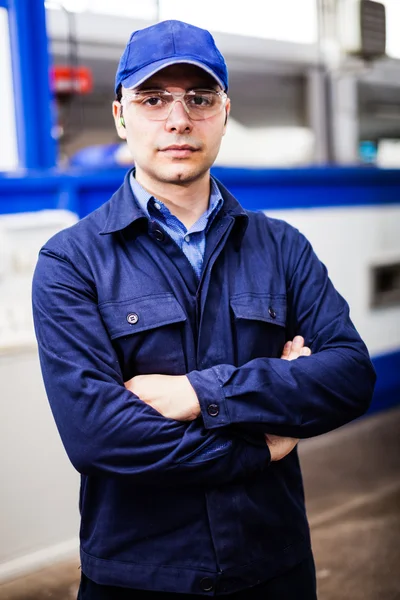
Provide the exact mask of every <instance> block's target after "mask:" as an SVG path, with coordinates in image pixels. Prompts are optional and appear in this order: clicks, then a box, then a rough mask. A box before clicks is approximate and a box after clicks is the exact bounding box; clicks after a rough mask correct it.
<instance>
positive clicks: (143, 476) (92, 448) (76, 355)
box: [32, 248, 270, 485]
mask: <svg viewBox="0 0 400 600" xmlns="http://www.w3.org/2000/svg"><path fill="white" fill-rule="evenodd" d="M32 300H33V314H34V323H35V331H36V336H37V340H38V345H39V357H40V363H41V368H42V374H43V379H44V383H45V387H46V392H47V395H48V399H49V402H50V406H51V409H52V412H53V416H54V418H55V421H56V424H57V427H58V430H59V433H60V436H61V439H62V442H63V444H64V447H65V449H66V452H67V454H68V456H69V459H70V460H71V462H72V464H73V466H74V467H75V468H76V469H77V470H78V471H79V472H80V473H83V474H86V475H108V476H116V477H118V476H129V477H132V478H135V480H138V481H140V482H143V483H147V484H152V483H157V484H159V483H160V482H162V483H163V484H164V485H176V484H179V483H184V484H190V483H196V484H215V483H218V484H220V483H224V482H228V481H232V480H235V479H240V478H242V477H246V476H248V475H249V474H252V473H255V472H257V471H261V470H262V469H264V468H265V467H267V466H268V463H269V460H270V454H269V450H268V447H267V446H266V444H265V441H264V439H263V438H262V436H261V435H260V436H259V439H258V440H257V442H255V443H254V444H250V443H248V442H246V441H244V440H243V439H241V438H240V437H235V436H234V435H233V434H232V433H231V432H224V431H217V432H211V431H207V430H206V429H205V427H204V424H203V422H202V419H201V418H199V419H196V420H195V421H192V422H190V423H182V422H178V421H174V420H172V419H167V418H165V417H163V416H162V415H161V414H160V413H158V412H157V411H155V410H154V409H153V408H152V407H150V406H148V405H147V404H145V403H144V402H142V401H141V400H140V399H139V398H138V397H137V396H135V395H134V394H132V393H131V392H130V391H128V390H127V389H126V388H125V386H124V382H123V378H122V373H121V369H120V366H119V362H118V359H117V355H116V353H115V351H114V348H113V346H112V343H111V341H110V338H109V336H108V333H107V331H106V329H105V327H104V324H103V321H102V319H101V316H100V314H99V312H98V308H97V298H96V291H95V286H94V285H93V283H92V281H89V278H88V277H84V276H83V275H82V271H81V270H80V269H78V268H76V266H75V265H74V264H72V262H71V261H70V260H69V258H67V257H66V256H60V255H59V253H58V251H57V254H56V253H54V252H53V251H51V250H49V249H46V248H44V249H42V251H41V253H40V255H39V260H38V263H37V266H36V270H35V274H34V279H33V290H32Z"/></svg>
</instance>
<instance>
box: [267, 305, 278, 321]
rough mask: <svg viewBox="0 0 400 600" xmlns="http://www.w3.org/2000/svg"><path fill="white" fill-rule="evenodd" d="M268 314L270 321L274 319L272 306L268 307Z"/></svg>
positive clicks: (274, 313)
mask: <svg viewBox="0 0 400 600" xmlns="http://www.w3.org/2000/svg"><path fill="white" fill-rule="evenodd" d="M268 312H269V316H270V317H271V319H276V311H275V310H274V309H273V308H272V306H270V307H269V309H268Z"/></svg>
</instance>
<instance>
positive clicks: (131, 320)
mask: <svg viewBox="0 0 400 600" xmlns="http://www.w3.org/2000/svg"><path fill="white" fill-rule="evenodd" d="M126 320H127V321H128V323H130V324H131V325H135V323H137V322H138V321H139V317H138V315H137V314H136V313H129V314H127V315H126Z"/></svg>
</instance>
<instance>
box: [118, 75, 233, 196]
mask: <svg viewBox="0 0 400 600" xmlns="http://www.w3.org/2000/svg"><path fill="white" fill-rule="evenodd" d="M141 88H147V89H164V90H167V91H169V92H185V91H188V90H190V89H195V88H206V89H210V88H211V89H215V90H219V89H220V88H219V87H218V84H217V82H216V81H215V80H214V78H213V77H211V76H209V75H208V74H207V73H206V72H205V71H203V70H202V69H200V68H198V67H195V66H194V65H185V64H182V65H172V66H170V67H166V68H165V69H163V70H161V71H160V72H158V73H156V74H155V75H154V76H153V77H151V78H149V79H148V80H146V82H145V84H143V85H142V86H141ZM123 93H124V91H123ZM229 110H230V102H229V99H228V100H227V103H226V107H225V109H224V110H222V111H221V112H220V113H218V114H217V115H215V116H213V117H211V118H209V119H204V120H201V121H193V120H191V119H190V116H189V115H188V113H187V111H186V110H185V108H184V106H183V105H182V103H181V102H179V101H178V102H175V103H174V104H173V107H172V110H171V112H170V114H169V117H168V118H167V119H166V120H165V121H152V120H149V119H144V118H143V117H138V115H137V112H136V111H135V106H132V105H130V104H129V102H127V103H126V104H125V105H124V108H123V116H124V120H125V127H123V126H122V125H121V124H120V121H119V117H120V111H121V105H120V103H119V102H114V103H113V114H114V119H115V125H116V128H117V131H118V134H119V136H120V137H121V138H123V139H126V140H127V143H128V146H129V150H130V152H131V154H132V157H133V159H134V161H135V165H136V168H137V170H141V171H143V173H145V175H146V178H147V179H150V180H153V181H157V182H163V183H173V184H178V185H179V184H181V185H182V184H183V185H184V184H188V183H190V182H193V181H196V180H198V179H200V178H201V177H203V176H204V175H205V174H206V173H207V172H208V171H209V169H210V167H211V165H212V164H213V163H214V161H215V159H216V157H217V154H218V151H219V148H220V145H221V140H222V136H223V135H224V133H225V128H226V125H225V119H226V116H227V114H229ZM183 145H188V146H190V149H189V150H188V149H186V150H177V149H175V150H174V149H171V148H170V146H183Z"/></svg>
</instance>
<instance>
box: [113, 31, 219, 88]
mask: <svg viewBox="0 0 400 600" xmlns="http://www.w3.org/2000/svg"><path fill="white" fill-rule="evenodd" d="M178 63H187V64H191V65H196V66H197V67H200V68H201V69H203V70H204V71H206V72H207V73H209V74H210V75H212V77H214V79H215V80H216V81H217V82H218V83H219V85H220V86H221V88H222V89H223V90H224V91H226V90H227V89H228V69H227V67H226V63H225V59H224V57H223V56H222V54H221V53H220V51H219V50H218V48H217V46H216V45H215V41H214V38H213V36H212V35H211V33H210V32H209V31H207V30H206V29H201V28H200V27H195V26H194V25H189V24H188V23H183V22H182V21H161V23H157V24H156V25H151V27H146V28H144V29H139V30H138V31H134V32H133V33H132V35H131V37H130V39H129V42H128V44H127V46H126V48H125V50H124V52H123V54H122V56H121V59H120V61H119V64H118V69H117V74H116V77H115V91H117V89H118V87H119V85H120V84H122V85H123V86H124V87H125V88H134V87H137V86H138V85H141V84H142V83H143V82H144V81H146V79H148V78H149V77H151V76H152V75H154V73H157V71H160V70H161V69H164V68H165V67H168V66H170V65H176V64H178Z"/></svg>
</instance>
